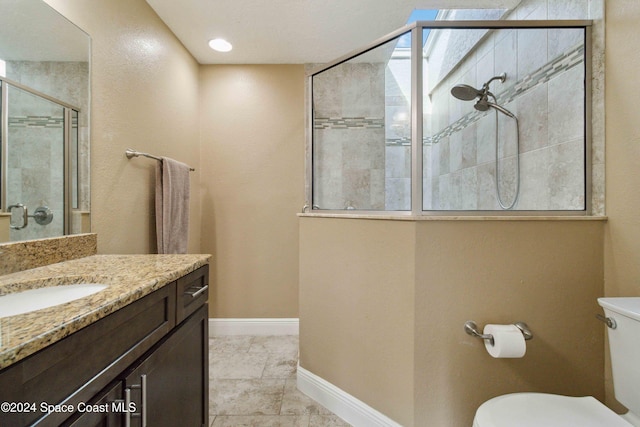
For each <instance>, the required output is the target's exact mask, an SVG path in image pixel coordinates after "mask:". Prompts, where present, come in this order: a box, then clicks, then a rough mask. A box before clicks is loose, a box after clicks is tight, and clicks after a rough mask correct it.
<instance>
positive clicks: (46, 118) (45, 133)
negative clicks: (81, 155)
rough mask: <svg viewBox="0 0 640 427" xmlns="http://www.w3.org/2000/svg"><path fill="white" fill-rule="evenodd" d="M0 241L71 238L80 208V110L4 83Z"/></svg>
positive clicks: (0, 132)
mask: <svg viewBox="0 0 640 427" xmlns="http://www.w3.org/2000/svg"><path fill="white" fill-rule="evenodd" d="M0 91H1V99H2V103H1V105H0V107H1V111H0V117H1V120H2V122H1V126H0V142H1V152H0V156H1V163H0V204H1V206H0V207H1V208H2V211H3V212H5V215H9V221H8V222H9V227H8V229H7V230H5V229H4V228H5V227H3V229H2V230H0V238H1V240H0V241H20V240H27V239H39V238H46V237H54V236H61V235H64V234H68V231H69V229H70V215H71V210H72V209H73V208H77V204H78V196H77V182H78V179H77V177H78V159H77V155H78V114H79V108H77V107H74V106H72V105H68V104H66V103H64V102H62V101H59V100H57V99H55V98H52V97H50V96H47V95H45V94H42V93H40V92H38V91H36V90H33V89H31V88H29V87H26V86H24V85H22V84H19V83H17V82H13V81H11V80H8V79H4V78H2V79H1V80H0Z"/></svg>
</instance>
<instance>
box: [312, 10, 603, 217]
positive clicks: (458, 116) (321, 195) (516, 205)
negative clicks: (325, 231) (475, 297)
mask: <svg viewBox="0 0 640 427" xmlns="http://www.w3.org/2000/svg"><path fill="white" fill-rule="evenodd" d="M590 25H591V23H590V21H429V22H427V21H422V22H416V23H415V24H412V25H409V26H407V27H404V28H402V29H399V30H398V31H396V32H394V33H392V34H390V35H388V36H386V37H384V38H382V39H380V40H378V41H376V42H374V43H372V44H371V45H370V46H367V47H365V48H363V49H361V50H359V51H357V52H355V53H352V54H348V55H346V56H344V57H342V58H339V59H337V60H335V61H333V62H331V63H329V64H326V65H323V66H320V67H318V68H316V69H315V70H313V71H312V72H310V73H309V74H308V90H309V92H308V100H309V104H308V111H309V116H308V122H309V139H310V141H309V144H310V147H309V149H308V150H307V152H308V157H307V164H308V167H307V173H308V175H307V183H308V184H307V192H308V194H307V205H308V206H309V207H310V208H311V209H312V211H313V212H320V211H329V212H345V211H350V212H353V211H357V212H361V213H362V212H364V213H372V214H376V213H381V212H382V213H389V212H395V213H397V214H400V215H402V214H412V215H434V214H435V215H443V214H447V213H451V214H455V215H459V214H476V215H477V214H478V213H482V212H485V213H487V214H491V215H494V214H505V213H506V214H520V215H523V214H534V215H535V214H538V215H540V214H542V213H544V214H549V213H553V214H559V215H567V214H570V215H584V214H587V213H589V211H590V201H591V195H590V192H591V189H590V187H591V171H590V151H591V149H590V105H591V100H590V80H591V73H590V39H591V37H590Z"/></svg>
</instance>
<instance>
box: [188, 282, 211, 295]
mask: <svg viewBox="0 0 640 427" xmlns="http://www.w3.org/2000/svg"><path fill="white" fill-rule="evenodd" d="M207 289H209V285H204V286H203V287H201V288H200V289H198V290H197V291H191V290H188V291H186V292H185V294H186V295H191V298H198V297H199V296H200V295H202V294H203V293H204V292H205V291H206V290H207Z"/></svg>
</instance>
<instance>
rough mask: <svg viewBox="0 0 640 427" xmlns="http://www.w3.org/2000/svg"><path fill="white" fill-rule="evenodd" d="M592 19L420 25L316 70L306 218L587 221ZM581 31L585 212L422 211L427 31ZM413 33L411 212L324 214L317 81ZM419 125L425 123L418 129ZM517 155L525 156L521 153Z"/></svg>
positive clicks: (310, 104) (309, 96) (309, 84)
mask: <svg viewBox="0 0 640 427" xmlns="http://www.w3.org/2000/svg"><path fill="white" fill-rule="evenodd" d="M591 27H592V21H591V20H524V21H522V20H521V21H517V20H516V21H508V20H502V21H482V20H478V21H417V22H415V23H413V24H410V25H406V26H404V27H402V28H399V29H398V30H396V31H394V32H392V33H389V34H388V35H386V36H384V37H382V38H380V39H378V40H376V41H374V42H372V43H370V44H369V45H367V46H365V47H363V48H360V49H357V50H356V51H352V52H350V53H348V54H346V55H344V56H341V57H340V58H337V59H336V60H334V61H331V62H329V63H327V64H325V65H322V66H319V67H317V68H314V69H312V70H311V71H310V72H308V73H307V96H306V104H307V114H306V123H307V126H306V129H307V131H306V140H307V142H306V144H307V149H306V159H305V160H306V168H305V174H306V176H305V200H306V201H305V205H304V207H303V209H302V213H313V214H330V215H360V216H369V215H370V216H374V217H376V216H385V215H386V216H407V217H416V216H587V215H589V214H590V213H591V205H592V182H591V181H592V178H591V174H592V170H591V145H592V144H591V140H592V134H591V110H592V98H591V78H592V74H591V57H592V47H591ZM425 28H426V29H430V30H431V29H434V30H443V29H455V30H458V29H462V30H464V29H473V30H485V29H486V30H499V29H556V28H557V29H563V28H566V29H582V30H583V31H584V56H583V58H584V81H585V85H584V122H583V126H584V150H585V151H584V180H583V184H584V192H583V194H584V209H581V210H512V209H509V210H425V209H424V208H423V197H424V193H423V142H422V141H423V126H422V123H423V106H424V93H423V61H422V60H416V58H420V59H422V58H423V56H422V49H423V30H424V29H425ZM406 33H410V34H411V58H412V60H411V123H412V126H411V183H410V185H411V209H410V210H365V209H357V210H347V209H322V208H321V207H317V206H315V205H314V194H313V191H314V181H313V180H314V158H313V155H314V117H315V116H314V107H313V78H314V76H316V75H318V74H320V73H322V72H324V71H327V70H329V69H331V68H333V67H336V66H339V65H341V64H343V63H345V62H347V61H349V60H351V59H354V58H356V57H358V56H360V55H362V54H364V53H366V52H369V51H371V50H373V49H376V48H377V47H380V46H382V45H384V44H385V43H388V42H390V41H392V40H393V39H396V38H399V37H400V36H402V35H404V34H406ZM415 124H420V125H418V126H416V125H415ZM518 155H521V153H519V154H518Z"/></svg>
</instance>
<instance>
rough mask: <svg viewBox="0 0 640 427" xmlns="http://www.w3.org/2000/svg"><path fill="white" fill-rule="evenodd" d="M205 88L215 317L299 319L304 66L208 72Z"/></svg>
mask: <svg viewBox="0 0 640 427" xmlns="http://www.w3.org/2000/svg"><path fill="white" fill-rule="evenodd" d="M200 88H201V89H200V90H201V100H200V114H201V118H200V122H201V138H202V150H201V165H202V182H203V188H202V204H203V206H202V207H203V212H204V213H205V214H204V215H203V225H202V250H203V251H204V252H206V253H212V254H214V258H213V261H212V283H213V284H214V286H213V292H211V299H210V302H211V303H210V316H211V317H220V318H221V317H225V318H229V317H231V318H270V317H275V318H278V317H280V318H287V317H298V225H297V218H296V213H297V212H299V211H300V210H301V209H302V205H303V203H304V198H303V191H304V111H305V110H304V68H303V66H298V65H238V66H236V65H220V66H216V65H209V66H202V67H201V69H200Z"/></svg>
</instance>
